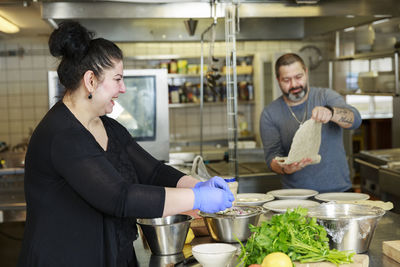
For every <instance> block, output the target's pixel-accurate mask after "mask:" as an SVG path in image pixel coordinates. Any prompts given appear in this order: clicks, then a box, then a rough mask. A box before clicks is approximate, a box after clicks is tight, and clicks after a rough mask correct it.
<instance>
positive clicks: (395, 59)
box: [329, 49, 400, 96]
mask: <svg viewBox="0 0 400 267" xmlns="http://www.w3.org/2000/svg"><path fill="white" fill-rule="evenodd" d="M389 57H390V58H392V69H393V72H394V76H395V87H394V92H382V91H384V90H379V91H381V92H361V93H357V92H348V90H347V88H345V89H344V88H335V85H334V81H335V74H334V73H336V71H335V63H336V62H345V61H348V62H349V63H350V61H353V60H368V61H369V71H371V61H372V60H374V59H381V58H389ZM348 72H349V73H350V72H351V68H350V70H349V71H348ZM329 87H330V88H332V89H334V90H336V91H338V92H340V93H341V94H343V95H369V96H399V95H400V85H399V50H398V49H393V50H386V51H375V52H366V53H357V54H353V55H347V56H339V57H335V58H333V59H331V60H329ZM378 89H379V88H378Z"/></svg>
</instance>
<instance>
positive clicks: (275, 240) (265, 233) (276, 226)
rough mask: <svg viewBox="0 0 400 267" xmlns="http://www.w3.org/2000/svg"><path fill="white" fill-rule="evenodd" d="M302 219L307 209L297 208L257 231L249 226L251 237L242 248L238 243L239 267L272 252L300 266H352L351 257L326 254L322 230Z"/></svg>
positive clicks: (313, 220) (309, 219) (349, 254)
mask: <svg viewBox="0 0 400 267" xmlns="http://www.w3.org/2000/svg"><path fill="white" fill-rule="evenodd" d="M306 215H307V209H305V208H301V207H298V208H296V209H293V210H292V211H290V210H288V211H287V212H286V213H284V214H277V215H274V216H272V218H271V219H270V220H268V221H264V222H262V223H261V225H260V226H258V227H257V226H254V225H251V224H250V225H249V227H250V231H251V232H252V235H251V236H250V238H249V239H248V240H247V243H246V245H245V246H243V244H242V243H240V244H241V246H242V251H241V253H240V255H239V259H240V263H239V264H241V263H243V265H244V266H248V265H250V264H253V263H258V264H261V263H262V261H263V259H264V257H265V256H266V255H268V254H270V253H272V252H283V253H286V254H287V255H288V256H289V257H290V258H291V260H292V261H293V262H294V261H299V262H301V263H305V262H321V261H330V262H332V263H334V264H336V265H339V264H343V263H350V262H353V260H352V257H353V255H354V254H355V253H352V252H349V251H338V250H337V249H332V250H330V249H329V239H328V236H327V233H326V231H325V228H324V227H323V226H321V225H319V224H318V223H317V220H316V218H313V217H307V216H306ZM239 242H240V241H239Z"/></svg>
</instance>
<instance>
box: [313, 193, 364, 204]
mask: <svg viewBox="0 0 400 267" xmlns="http://www.w3.org/2000/svg"><path fill="white" fill-rule="evenodd" d="M315 199H317V200H320V201H325V202H330V201H356V200H367V199H369V195H368V194H363V193H353V192H332V193H323V194H319V195H316V196H315Z"/></svg>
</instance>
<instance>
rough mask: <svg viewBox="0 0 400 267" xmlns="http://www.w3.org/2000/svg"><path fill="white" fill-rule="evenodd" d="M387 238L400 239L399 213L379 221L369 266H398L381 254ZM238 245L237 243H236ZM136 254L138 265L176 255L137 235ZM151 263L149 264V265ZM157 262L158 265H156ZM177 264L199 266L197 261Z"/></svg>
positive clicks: (198, 240)
mask: <svg viewBox="0 0 400 267" xmlns="http://www.w3.org/2000/svg"><path fill="white" fill-rule="evenodd" d="M269 216H271V214H269V215H268V214H266V215H262V217H261V218H260V222H261V221H262V220H266V219H267V218H268V217H269ZM389 240H400V214H397V213H393V212H390V211H389V212H387V213H386V214H385V215H384V216H383V217H382V219H381V220H380V221H379V223H378V226H377V228H376V231H375V235H374V237H373V238H372V241H371V245H370V247H369V251H368V253H367V255H368V256H369V267H400V263H399V262H396V261H394V260H392V259H391V258H389V257H387V256H386V255H383V254H382V242H383V241H389ZM208 242H213V241H212V240H211V238H210V237H196V238H195V239H194V240H193V241H192V243H191V245H196V244H202V243H208ZM191 245H185V248H184V252H185V253H184V254H185V257H188V255H189V254H188V252H187V251H190V250H191ZM236 245H237V246H238V244H236ZM134 247H135V251H136V256H137V259H138V262H139V266H152V267H157V266H160V267H161V266H163V267H164V266H165V265H166V264H168V263H175V261H174V260H176V257H175V259H174V257H172V256H155V255H152V254H151V251H150V249H149V248H148V247H147V244H145V243H144V242H143V239H142V238H141V237H139V238H138V239H137V240H136V241H135V242H134ZM150 263H151V265H149V264H150ZM236 263H237V260H236V259H235V258H234V259H233V260H232V262H231V264H230V265H229V266H236ZM157 264H158V265H157ZM179 266H200V264H198V263H192V264H188V265H179Z"/></svg>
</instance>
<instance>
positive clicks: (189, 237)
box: [185, 228, 194, 244]
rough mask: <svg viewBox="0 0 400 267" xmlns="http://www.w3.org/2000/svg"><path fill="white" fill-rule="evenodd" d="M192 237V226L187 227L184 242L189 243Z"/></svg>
mask: <svg viewBox="0 0 400 267" xmlns="http://www.w3.org/2000/svg"><path fill="white" fill-rule="evenodd" d="M193 238H194V233H193V230H192V228H189V231H188V233H187V235H186V240H185V244H189V243H190V242H192V240H193Z"/></svg>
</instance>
